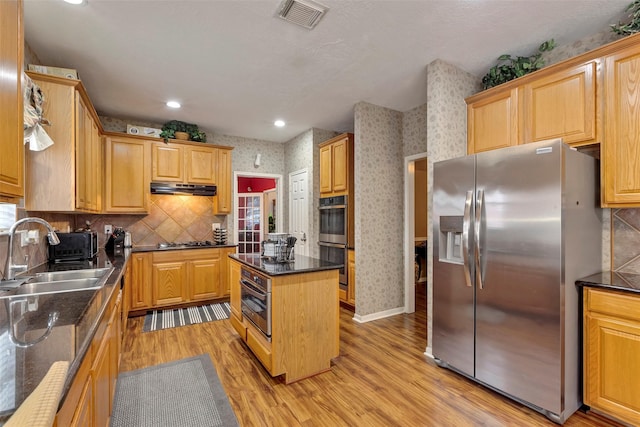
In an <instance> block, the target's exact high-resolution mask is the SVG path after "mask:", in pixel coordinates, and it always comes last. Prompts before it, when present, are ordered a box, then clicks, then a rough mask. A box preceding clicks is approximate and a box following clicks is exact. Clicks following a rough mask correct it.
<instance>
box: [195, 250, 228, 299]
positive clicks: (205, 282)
mask: <svg viewBox="0 0 640 427" xmlns="http://www.w3.org/2000/svg"><path fill="white" fill-rule="evenodd" d="M187 268H188V273H187V277H188V281H189V286H188V287H189V299H190V300H206V299H212V298H217V297H219V296H220V257H219V256H218V257H217V258H210V259H203V260H194V261H189V262H188V263H187Z"/></svg>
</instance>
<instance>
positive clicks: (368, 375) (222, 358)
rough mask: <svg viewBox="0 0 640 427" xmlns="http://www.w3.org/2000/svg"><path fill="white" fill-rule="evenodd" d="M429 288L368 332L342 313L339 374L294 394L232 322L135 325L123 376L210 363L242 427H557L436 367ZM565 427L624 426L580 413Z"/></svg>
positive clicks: (295, 388)
mask: <svg viewBox="0 0 640 427" xmlns="http://www.w3.org/2000/svg"><path fill="white" fill-rule="evenodd" d="M420 287H424V285H418V287H417V289H418V292H417V297H416V301H417V303H416V307H417V309H418V311H417V312H416V313H414V314H403V315H397V316H394V317H391V318H387V319H382V320H377V321H374V322H368V323H365V324H359V323H357V322H354V321H353V320H352V317H353V313H351V312H349V311H347V310H345V309H342V310H341V313H340V322H341V327H340V334H341V335H340V356H339V357H338V358H336V359H334V363H333V366H332V368H331V371H330V372H326V373H323V374H320V375H317V376H314V377H311V378H308V379H305V380H302V381H299V382H297V383H293V384H290V385H285V384H284V382H283V381H282V380H281V379H280V378H271V377H270V376H269V375H268V374H267V373H266V371H265V370H264V369H263V368H262V366H261V365H260V363H259V362H258V360H257V359H256V358H255V357H254V356H253V354H252V353H251V352H250V351H249V350H248V348H247V347H246V346H245V345H244V344H243V343H242V342H241V341H240V339H239V338H238V336H237V334H236V333H235V331H234V329H233V327H232V326H231V324H230V323H229V321H228V320H220V321H217V322H210V323H206V324H202V325H193V326H186V327H181V328H174V329H168V330H164V331H157V332H148V333H142V332H141V331H142V319H143V318H142V317H138V318H131V319H129V323H128V325H127V333H126V338H125V345H124V346H123V353H122V359H121V371H128V370H133V369H139V368H143V367H146V366H153V365H156V364H159V363H165V362H170V361H173V360H177V359H181V358H184V357H189V356H195V355H199V354H202V353H209V355H210V357H211V359H212V360H213V362H214V365H215V367H216V370H217V372H218V376H219V377H220V380H221V382H222V384H223V386H224V388H225V390H226V392H227V395H228V396H229V400H230V402H231V406H232V407H233V409H234V411H235V413H236V416H237V417H238V420H239V421H240V425H242V426H323V427H324V426H456V427H458V426H555V424H554V423H552V422H550V421H549V420H547V419H546V418H544V417H543V416H542V415H539V414H538V413H536V412H534V411H532V410H531V409H528V408H526V407H524V406H522V405H520V404H518V403H515V402H513V401H511V400H509V399H507V398H504V397H502V396H501V395H499V394H497V393H494V392H492V391H490V390H487V389H486V388H484V387H481V386H479V385H477V384H475V383H474V382H472V381H469V380H467V379H465V378H464V377H462V376H460V375H457V374H455V373H453V372H450V371H448V370H445V369H441V368H438V367H436V366H435V365H433V364H432V363H431V362H430V361H429V360H428V358H427V357H426V356H425V355H424V354H423V353H424V351H425V348H426V343H427V340H426V313H425V308H424V307H425V303H424V292H423V291H421V290H420V289H421V288H420ZM565 425H566V426H615V425H617V424H615V423H612V422H610V421H608V420H606V419H603V418H601V417H598V416H597V415H595V414H585V413H583V412H578V413H576V414H574V415H573V416H572V417H571V418H570V419H569V420H568V421H567V422H566V423H565ZM132 427H134V426H132Z"/></svg>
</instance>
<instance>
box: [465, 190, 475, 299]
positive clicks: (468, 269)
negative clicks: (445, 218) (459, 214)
mask: <svg viewBox="0 0 640 427" xmlns="http://www.w3.org/2000/svg"><path fill="white" fill-rule="evenodd" d="M472 202H473V191H467V197H466V199H465V201H464V217H463V220H462V221H463V222H462V261H463V266H464V279H465V282H466V284H467V286H468V287H471V264H470V263H469V234H470V233H469V229H470V228H471V206H472Z"/></svg>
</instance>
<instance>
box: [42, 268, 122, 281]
mask: <svg viewBox="0 0 640 427" xmlns="http://www.w3.org/2000/svg"><path fill="white" fill-rule="evenodd" d="M109 271H111V269H110V268H93V269H88V270H67V271H52V272H48V273H36V275H35V276H34V277H33V278H32V279H31V280H29V282H30V283H33V282H57V281H60V280H74V279H88V278H101V277H102V276H103V275H105V274H106V273H107V272H109Z"/></svg>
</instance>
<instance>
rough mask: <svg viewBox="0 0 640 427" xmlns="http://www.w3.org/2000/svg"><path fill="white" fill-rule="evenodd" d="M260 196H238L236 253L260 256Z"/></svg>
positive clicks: (254, 194)
mask: <svg viewBox="0 0 640 427" xmlns="http://www.w3.org/2000/svg"><path fill="white" fill-rule="evenodd" d="M262 223H263V218H262V194H256V193H241V194H238V253H241V254H258V255H259V254H260V242H261V241H262V229H263V227H262Z"/></svg>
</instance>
